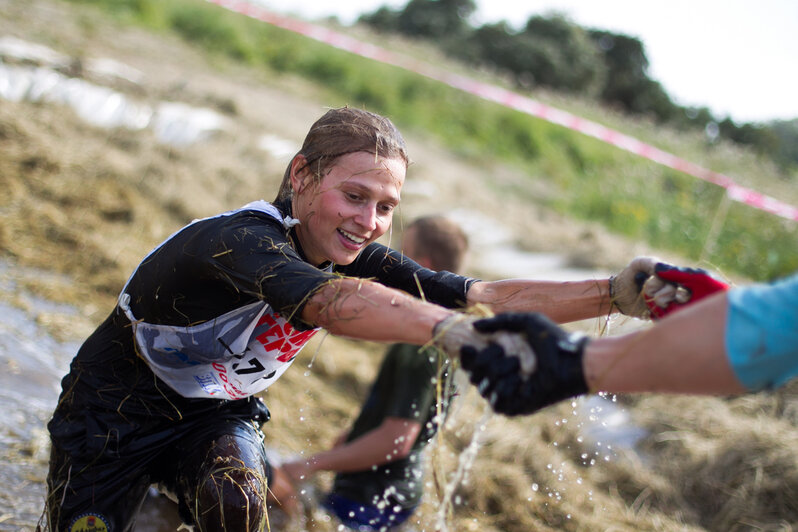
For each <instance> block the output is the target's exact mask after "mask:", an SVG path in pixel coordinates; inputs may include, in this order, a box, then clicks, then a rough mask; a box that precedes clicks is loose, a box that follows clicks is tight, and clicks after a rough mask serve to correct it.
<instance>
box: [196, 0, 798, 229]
mask: <svg viewBox="0 0 798 532" xmlns="http://www.w3.org/2000/svg"><path fill="white" fill-rule="evenodd" d="M207 1H208V2H211V3H213V4H217V5H219V6H221V7H224V8H225V9H229V10H231V11H235V12H236V13H240V14H242V15H246V16H248V17H251V18H254V19H257V20H260V21H263V22H266V23H269V24H272V25H274V26H277V27H279V28H283V29H286V30H289V31H293V32H295V33H299V34H300V35H304V36H306V37H310V38H311V39H314V40H317V41H319V42H323V43H325V44H329V45H330V46H333V47H335V48H338V49H340V50H345V51H347V52H351V53H353V54H357V55H359V56H362V57H366V58H369V59H374V60H376V61H380V62H382V63H387V64H390V65H394V66H397V67H400V68H403V69H406V70H409V71H412V72H415V73H417V74H421V75H423V76H426V77H428V78H431V79H434V80H437V81H440V82H441V83H445V84H447V85H449V86H451V87H454V88H457V89H460V90H462V91H465V92H467V93H470V94H474V95H476V96H479V97H480V98H483V99H485V100H489V101H492V102H495V103H498V104H501V105H504V106H506V107H509V108H511V109H515V110H516V111H521V112H523V113H526V114H528V115H531V116H534V117H537V118H540V119H543V120H546V121H548V122H551V123H553V124H558V125H561V126H563V127H566V128H568V129H571V130H574V131H578V132H580V133H583V134H585V135H589V136H591V137H594V138H596V139H599V140H601V141H603V142H606V143H607V144H611V145H613V146H616V147H618V148H621V149H623V150H626V151H628V152H631V153H634V154H635V155H639V156H640V157H644V158H646V159H649V160H651V161H654V162H657V163H659V164H662V165H664V166H667V167H669V168H673V169H674V170H678V171H680V172H684V173H686V174H688V175H691V176H693V177H697V178H699V179H703V180H704V181H708V182H710V183H714V184H715V185H718V186H720V187H723V188H724V189H725V190H726V194H727V195H728V197H729V198H730V199H732V200H734V201H738V202H740V203H744V204H746V205H749V206H751V207H754V208H756V209H760V210H762V211H766V212H769V213H771V214H776V215H778V216H781V217H784V218H787V219H789V220H795V221H798V208H796V207H793V206H792V205H789V204H786V203H784V202H781V201H779V200H777V199H775V198H773V197H770V196H767V195H765V194H761V193H759V192H756V191H754V190H751V189H748V188H745V187H742V186H740V185H738V184H736V183H735V182H734V180H732V179H731V178H730V177H728V176H726V175H724V174H720V173H717V172H713V171H712V170H708V169H706V168H703V167H701V166H699V165H697V164H693V163H691V162H689V161H687V160H685V159H682V158H680V157H677V156H676V155H673V154H671V153H668V152H665V151H662V150H660V149H659V148H657V147H655V146H652V145H650V144H646V143H645V142H642V141H640V140H638V139H636V138H633V137H630V136H628V135H625V134H623V133H621V132H619V131H616V130H613V129H610V128H607V127H604V126H602V125H601V124H598V123H596V122H593V121H591V120H587V119H585V118H582V117H579V116H576V115H574V114H571V113H568V112H566V111H563V110H561V109H557V108H555V107H551V106H548V105H545V104H542V103H540V102H538V101H536V100H533V99H531V98H528V97H526V96H523V95H521V94H518V93H515V92H512V91H509V90H506V89H503V88H501V87H497V86H495V85H489V84H487V83H482V82H480V81H477V80H474V79H471V78H468V77H465V76H460V75H458V74H453V73H449V72H441V71H440V70H438V69H436V68H435V67H433V66H432V65H429V64H426V63H423V62H421V61H416V60H413V59H409V58H406V57H402V56H400V55H397V54H394V53H392V52H389V51H388V50H385V49H384V48H380V47H379V46H375V45H373V44H368V43H364V42H362V41H358V40H357V39H354V38H352V37H349V36H347V35H344V34H342V33H339V32H336V31H333V30H330V29H328V28H324V27H322V26H318V25H315V24H310V23H308V22H303V21H300V20H297V19H294V18H290V17H285V16H282V15H279V14H276V13H274V12H271V11H269V10H267V9H264V8H263V7H260V6H257V5H254V4H252V3H250V2H248V1H246V0H207Z"/></svg>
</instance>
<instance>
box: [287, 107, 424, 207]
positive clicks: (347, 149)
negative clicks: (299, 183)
mask: <svg viewBox="0 0 798 532" xmlns="http://www.w3.org/2000/svg"><path fill="white" fill-rule="evenodd" d="M358 151H365V152H368V153H372V154H375V155H378V156H379V157H382V158H386V159H394V158H396V159H400V160H402V161H404V163H405V166H407V165H408V164H409V162H410V160H409V158H408V155H407V145H406V144H405V140H404V138H402V134H401V133H399V130H398V129H396V126H394V125H393V123H392V122H391V121H390V120H389V119H387V118H385V117H384V116H380V115H378V114H376V113H372V112H370V111H365V110H363V109H355V108H352V107H340V108H338V109H330V110H329V111H327V112H326V113H324V115H323V116H322V117H321V118H319V119H318V120H316V122H314V124H313V125H312V126H310V130H309V131H308V134H307V136H306V137H305V142H303V143H302V148H301V149H300V150H299V151H298V152H297V154H296V155H303V156H304V157H305V160H306V161H307V167H310V169H311V171H312V172H313V175H314V176H315V178H316V179H318V180H321V178H322V176H323V175H324V173H325V171H326V170H327V169H328V168H330V166H332V164H333V163H334V162H335V160H336V159H337V158H338V157H340V156H342V155H346V154H347V153H354V152H358ZM296 155H294V157H292V158H291V161H292V162H293V159H294V158H295V157H296ZM292 193H293V190H292V188H291V163H288V168H286V170H285V175H284V176H283V182H282V183H281V184H280V190H279V191H278V192H277V199H276V201H281V200H285V199H287V198H290V197H291V195H292Z"/></svg>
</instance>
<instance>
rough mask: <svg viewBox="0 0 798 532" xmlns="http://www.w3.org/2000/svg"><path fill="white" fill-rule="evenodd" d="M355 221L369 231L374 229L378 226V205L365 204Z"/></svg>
mask: <svg viewBox="0 0 798 532" xmlns="http://www.w3.org/2000/svg"><path fill="white" fill-rule="evenodd" d="M355 222H357V224H358V225H360V226H362V227H365V228H366V229H368V230H369V231H374V230H375V229H376V228H377V205H376V204H375V205H372V204H368V205H365V206H363V208H361V209H360V210H359V211H358V214H357V216H356V217H355Z"/></svg>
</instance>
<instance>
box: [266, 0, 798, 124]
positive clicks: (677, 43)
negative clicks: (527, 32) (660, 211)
mask: <svg viewBox="0 0 798 532" xmlns="http://www.w3.org/2000/svg"><path fill="white" fill-rule="evenodd" d="M260 3H261V4H263V5H264V6H265V7H268V8H271V9H273V10H275V11H278V12H282V13H288V14H295V15H298V16H301V17H302V18H306V19H309V20H313V19H317V18H322V17H327V16H332V15H335V16H337V17H338V18H339V19H340V20H341V22H343V23H345V24H350V23H352V22H354V20H355V19H356V18H357V17H358V16H359V15H361V14H363V13H368V12H372V11H374V10H375V9H377V8H378V7H380V6H383V5H385V6H388V7H392V8H400V7H403V6H404V5H406V4H407V0H383V1H381V0H336V1H334V2H325V1H321V0H290V2H286V3H283V2H280V1H278V0H260ZM476 4H477V6H478V8H477V12H476V14H475V17H474V19H472V21H471V22H472V24H473V25H475V26H479V25H481V24H484V23H487V22H497V21H501V20H504V21H507V22H508V23H510V24H511V25H512V26H515V27H521V26H523V24H524V23H525V22H526V20H527V19H528V18H529V17H530V16H532V15H545V14H549V13H551V12H554V11H556V12H559V13H562V14H564V15H566V16H567V17H568V18H570V19H571V20H572V21H574V22H575V23H577V24H579V25H580V26H584V27H586V28H594V29H602V30H609V31H612V32H615V33H622V34H625V35H629V36H632V37H636V38H638V39H639V40H640V41H641V42H642V43H643V45H644V47H645V50H646V56H647V57H648V60H649V72H648V74H649V77H650V78H652V79H654V80H656V81H659V82H660V83H661V84H662V85H663V87H664V88H665V90H666V92H667V93H668V94H669V95H670V96H671V98H672V99H673V101H674V102H675V103H676V104H678V105H681V106H697V107H707V108H709V109H710V111H711V112H712V113H713V115H715V116H716V117H718V118H725V117H730V118H732V119H733V120H734V121H735V122H737V123H744V122H765V121H769V120H774V119H780V120H781V119H783V120H789V119H793V118H798V0H667V1H666V0H648V1H641V0H602V1H600V2H599V1H595V0H476ZM287 5H290V8H286V7H285V6H287Z"/></svg>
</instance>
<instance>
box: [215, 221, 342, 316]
mask: <svg viewBox="0 0 798 532" xmlns="http://www.w3.org/2000/svg"><path fill="white" fill-rule="evenodd" d="M208 261H209V267H210V270H211V271H212V272H213V275H214V276H216V277H217V278H218V279H219V280H221V281H223V282H225V283H228V284H229V286H230V287H231V288H232V289H233V290H235V291H237V292H241V293H246V294H249V295H250V296H253V297H255V298H257V299H262V300H265V301H266V302H268V303H269V305H270V306H271V307H272V308H273V309H274V310H276V311H277V312H278V313H279V314H280V315H281V316H283V317H284V318H285V319H287V320H288V321H289V322H291V324H292V325H293V326H294V327H296V328H297V329H300V330H307V329H310V328H312V326H311V325H310V324H307V323H305V322H303V321H302V320H301V317H300V316H301V314H302V309H303V307H304V305H305V303H306V302H307V300H308V299H309V298H310V296H311V295H313V293H314V292H315V291H316V290H317V289H318V288H319V287H321V285H323V284H324V283H326V282H328V281H329V280H330V279H332V278H335V275H334V274H332V273H330V272H327V271H324V270H320V269H319V268H316V267H314V266H312V265H311V264H309V263H307V262H305V261H304V260H303V259H302V258H301V257H300V256H299V254H298V253H297V251H296V250H295V249H294V247H293V246H292V245H291V243H290V241H289V238H288V236H287V233H286V230H285V229H284V228H283V227H282V224H281V223H280V222H279V221H277V220H273V219H271V218H268V217H265V216H261V215H258V214H245V215H242V216H236V217H234V218H233V219H232V220H230V221H229V222H227V223H226V224H225V226H224V228H223V230H222V231H221V232H220V236H219V238H218V241H217V243H216V245H215V246H214V251H213V253H211V255H210V257H208Z"/></svg>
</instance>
